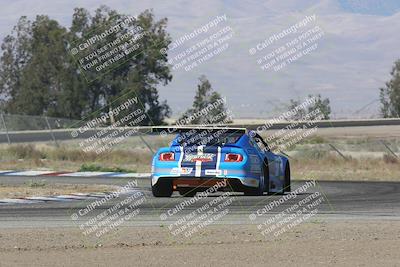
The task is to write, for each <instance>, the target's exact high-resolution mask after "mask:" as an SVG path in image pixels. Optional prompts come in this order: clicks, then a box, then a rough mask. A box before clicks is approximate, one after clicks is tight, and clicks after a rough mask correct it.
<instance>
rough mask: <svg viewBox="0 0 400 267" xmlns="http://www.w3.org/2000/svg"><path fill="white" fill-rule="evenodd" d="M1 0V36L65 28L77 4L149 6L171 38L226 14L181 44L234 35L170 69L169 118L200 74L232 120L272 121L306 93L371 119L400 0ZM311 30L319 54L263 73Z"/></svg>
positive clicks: (339, 112)
mask: <svg viewBox="0 0 400 267" xmlns="http://www.w3.org/2000/svg"><path fill="white" fill-rule="evenodd" d="M0 1H1V3H2V8H1V10H0V37H1V38H3V37H4V36H5V35H6V34H8V33H10V31H11V29H12V26H13V25H15V23H16V22H17V20H18V18H19V17H20V16H22V15H27V16H28V17H29V18H31V19H34V17H35V15H36V14H47V15H49V16H50V17H51V18H54V19H57V20H58V21H59V22H60V23H61V24H62V25H64V26H66V27H69V26H70V21H71V15H72V12H73V8H74V7H85V8H87V9H89V10H90V11H93V10H94V9H95V8H97V7H98V6H100V5H102V4H105V5H108V6H109V7H111V8H113V9H116V10H118V11H120V12H122V13H125V14H130V15H137V14H138V13H140V12H141V11H143V10H144V9H146V8H152V9H153V10H154V12H155V14H156V16H157V17H158V18H161V17H167V18H168V19H169V23H168V28H167V30H168V31H169V33H170V34H171V35H172V37H173V38H174V40H177V38H179V37H181V36H184V35H186V34H189V33H191V32H193V31H194V30H196V29H198V28H199V27H201V26H203V25H205V24H207V23H208V22H210V21H211V20H213V19H215V18H216V17H217V16H222V15H226V21H224V22H223V23H221V24H220V25H219V26H216V27H215V29H213V31H209V32H208V33H202V34H201V35H199V36H198V38H197V39H196V38H194V39H193V40H190V41H188V42H186V43H185V44H184V45H183V46H182V47H181V49H182V50H181V51H184V49H186V48H189V47H190V46H191V45H194V44H196V43H197V42H198V41H200V40H202V39H204V38H206V37H208V36H209V35H210V34H212V33H214V32H217V31H219V30H221V29H223V28H224V27H229V28H230V29H231V30H232V32H233V35H232V36H231V38H229V40H226V42H224V44H225V43H227V44H228V45H227V48H226V49H225V50H223V51H221V52H220V53H216V55H214V56H213V57H212V58H210V59H208V60H206V61H205V62H204V63H202V64H199V66H197V67H195V68H194V69H191V70H188V71H185V70H184V69H182V68H181V69H178V70H175V71H174V72H173V75H174V78H173V81H172V82H171V83H170V84H169V85H167V86H166V87H160V88H159V91H160V96H161V98H162V99H167V101H168V103H169V104H170V106H171V108H172V110H173V111H174V115H177V114H178V113H179V112H182V111H183V110H185V109H186V108H187V107H189V106H190V105H191V103H192V100H193V96H194V92H195V89H196V84H197V78H198V77H199V76H200V75H201V74H205V75H206V76H207V77H208V78H209V80H210V81H211V83H212V85H213V87H214V88H215V89H216V90H217V91H219V92H220V93H221V94H222V95H224V96H226V97H227V101H228V105H229V106H230V108H231V109H232V110H233V111H234V113H235V115H236V116H237V117H261V116H262V117H269V116H272V114H273V113H274V112H277V110H279V109H280V108H282V106H284V104H285V103H287V102H288V101H289V99H290V98H299V99H302V98H304V97H306V96H307V95H308V94H310V93H312V94H315V93H320V94H322V96H325V97H329V98H330V100H331V104H332V108H333V111H334V115H335V116H336V117H343V116H347V117H350V116H352V117H370V116H373V115H376V114H377V112H378V107H379V103H378V101H376V100H377V99H378V94H379V91H378V89H379V87H381V86H383V85H384V83H385V81H387V80H388V79H389V77H390V76H389V72H390V69H391V67H392V65H393V62H394V61H395V60H396V59H398V58H400V56H399V52H398V48H399V47H400V38H399V37H398V36H399V32H400V13H399V10H400V1H398V0H387V1H374V0H363V1H362V0H353V1H351V0H286V1H281V0H269V1H242V0H233V1H226V0H218V1H217V0H203V1H173V0H171V1H144V0H140V1H133V0H129V1H128V0H113V1H96V0H88V1H59V0H52V1H50V0H36V1H33V0H0ZM313 15H315V21H312V22H310V23H309V24H308V25H307V26H305V27H303V28H302V29H300V30H299V32H298V33H291V34H288V35H287V36H285V37H283V38H281V39H280V40H278V41H275V42H274V43H273V44H272V45H270V46H268V47H267V48H265V49H262V51H261V50H260V51H257V53H256V55H251V54H250V53H249V49H251V48H254V47H256V46H257V44H260V43H262V42H263V41H265V40H267V39H268V38H270V37H271V36H273V35H276V34H278V33H281V32H282V31H284V30H285V29H287V28H288V27H290V26H292V25H294V24H296V23H297V22H299V21H301V20H303V19H304V18H306V16H313ZM315 27H318V29H320V31H321V32H322V33H323V35H322V36H321V37H320V38H318V39H317V40H316V41H315V42H314V43H313V44H316V49H314V50H312V51H310V52H309V53H306V54H305V55H303V56H302V57H300V58H298V59H297V60H295V61H294V62H292V63H290V64H288V65H287V66H285V67H284V68H282V69H281V70H278V71H274V70H273V69H268V70H262V69H261V68H260V65H259V64H258V63H257V59H259V58H260V57H261V56H266V55H267V54H269V53H271V52H272V51H274V50H275V49H276V48H278V47H279V46H281V45H282V44H286V43H287V42H289V41H292V40H293V39H294V38H295V37H298V36H299V34H300V33H302V31H307V30H310V29H314V28H315ZM175 55H177V54H175ZM171 56H174V53H171ZM374 101H375V102H374ZM370 103H372V104H371V105H368V104H370ZM366 105H368V107H367V108H365V109H362V110H361V111H360V109H361V108H363V107H364V106H366Z"/></svg>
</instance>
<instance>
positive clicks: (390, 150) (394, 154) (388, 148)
mask: <svg viewBox="0 0 400 267" xmlns="http://www.w3.org/2000/svg"><path fill="white" fill-rule="evenodd" d="M380 141H381V143H382V144H383V145H384V146H385V147H386V149H387V150H389V152H390V154H392V155H393V156H394V157H395V158H399V157H398V156H397V155H396V153H394V151H393V150H392V149H390V147H389V146H388V145H387V144H386V143H385V142H384V141H383V140H380Z"/></svg>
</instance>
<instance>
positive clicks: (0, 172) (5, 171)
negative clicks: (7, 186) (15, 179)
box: [0, 170, 15, 174]
mask: <svg viewBox="0 0 400 267" xmlns="http://www.w3.org/2000/svg"><path fill="white" fill-rule="evenodd" d="M7 172H15V171H14V170H3V171H0V174H3V173H7Z"/></svg>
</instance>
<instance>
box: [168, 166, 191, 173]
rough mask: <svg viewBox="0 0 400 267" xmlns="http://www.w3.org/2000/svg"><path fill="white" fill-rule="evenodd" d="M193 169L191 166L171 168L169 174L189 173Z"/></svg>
mask: <svg viewBox="0 0 400 267" xmlns="http://www.w3.org/2000/svg"><path fill="white" fill-rule="evenodd" d="M192 171H193V168H184V167H183V168H172V170H171V174H189V173H191V172H192Z"/></svg>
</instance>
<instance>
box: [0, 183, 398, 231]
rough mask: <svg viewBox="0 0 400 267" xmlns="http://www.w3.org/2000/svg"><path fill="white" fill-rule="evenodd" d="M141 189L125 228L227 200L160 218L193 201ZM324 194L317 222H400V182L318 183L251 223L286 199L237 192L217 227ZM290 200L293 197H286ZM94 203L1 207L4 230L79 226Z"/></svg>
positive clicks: (103, 207) (157, 222)
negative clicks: (140, 199) (82, 212)
mask: <svg viewBox="0 0 400 267" xmlns="http://www.w3.org/2000/svg"><path fill="white" fill-rule="evenodd" d="M27 179H28V180H35V179H38V180H43V177H0V182H1V183H3V184H4V183H7V184H12V183H24V182H26V180H27ZM45 179H46V182H55V183H96V184H116V185H121V186H123V185H125V184H127V183H128V182H129V181H131V180H132V178H130V179H120V178H118V179H109V178H95V177H88V178H76V177H46V178H45ZM136 181H138V184H137V185H138V186H137V188H136V189H135V190H137V192H138V191H140V192H142V193H143V194H144V195H143V198H144V201H143V203H141V204H140V205H139V206H138V208H139V209H140V212H139V213H138V214H137V215H136V216H133V217H132V218H131V219H129V220H127V221H125V222H124V223H123V224H122V225H121V226H134V225H160V224H165V223H167V224H168V223H172V222H174V221H176V220H178V219H179V218H181V217H183V216H186V215H187V214H189V213H191V212H192V211H195V210H198V209H199V208H201V207H203V206H204V205H205V204H207V203H210V202H212V201H213V199H217V198H218V197H220V196H222V195H223V194H224V193H223V192H218V193H215V194H213V195H211V196H209V197H207V198H198V199H197V200H196V201H193V203H191V204H190V205H187V206H186V207H185V208H183V209H181V210H179V211H178V212H176V213H175V214H173V215H171V216H169V215H168V216H166V217H164V219H165V220H161V219H160V215H162V214H170V213H169V212H171V210H173V209H174V208H175V209H176V207H179V205H180V204H181V203H182V202H183V201H188V200H190V199H191V198H187V197H186V198H184V197H181V196H179V195H178V194H177V193H174V195H173V197H172V198H154V197H153V196H152V194H151V191H150V186H149V184H150V181H149V179H137V180H136ZM305 184H306V182H304V181H295V182H293V183H292V191H293V190H295V189H296V188H300V187H302V186H304V185H305ZM316 192H318V195H319V196H320V197H323V201H322V202H321V203H318V205H317V206H316V208H317V209H318V210H317V214H316V215H315V217H314V218H315V219H326V220H340V219H346V220H351V219H361V220H362V219H378V220H385V219H389V220H399V219H400V205H399V203H400V193H399V192H400V183H398V182H317V185H316V186H315V187H311V188H310V189H309V190H307V191H306V192H304V193H301V194H298V195H297V196H296V197H295V198H293V197H292V198H289V199H288V200H286V201H284V202H282V203H281V204H280V205H277V206H276V207H274V208H273V209H271V210H269V211H268V212H265V213H263V214H262V216H257V217H256V219H255V220H250V219H249V215H250V214H255V213H257V210H258V211H260V209H262V208H263V207H264V208H265V207H266V206H268V205H269V204H271V203H272V202H274V201H275V202H278V201H279V200H280V199H281V198H283V197H285V196H282V195H264V196H258V197H251V196H244V195H243V194H241V193H232V194H231V195H230V196H228V198H231V202H229V203H228V204H229V205H228V206H226V207H227V208H228V209H229V212H228V213H227V214H226V215H225V216H223V217H222V218H221V219H219V220H218V221H216V223H221V224H254V223H257V222H259V221H260V220H265V218H266V217H265V216H274V215H276V214H278V213H280V212H281V211H284V210H287V209H288V208H290V207H291V206H293V205H294V204H296V203H299V202H300V201H301V200H304V199H305V198H307V197H309V196H310V195H313V194H314V193H316ZM132 194H134V193H132V192H130V193H127V194H124V195H120V196H119V197H117V198H113V199H110V200H108V201H106V202H105V203H103V204H102V205H100V206H97V207H96V209H94V210H92V211H91V213H90V216H92V217H95V216H96V215H97V214H100V213H102V212H103V211H106V210H108V209H110V208H112V207H113V206H115V205H116V204H117V203H120V202H121V201H123V200H124V199H126V198H128V197H129V196H130V195H132ZM286 196H287V195H286ZM93 201H94V200H84V201H83V200H74V201H69V202H51V201H48V202H47V201H43V202H40V203H34V204H6V205H0V227H2V228H10V227H16V228H18V227H24V228H27V227H28V228H29V227H56V226H62V227H68V226H76V222H74V221H73V220H72V219H71V215H73V214H76V213H78V212H79V211H80V210H82V209H84V208H85V207H87V206H88V205H89V204H90V203H92V202H93Z"/></svg>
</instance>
